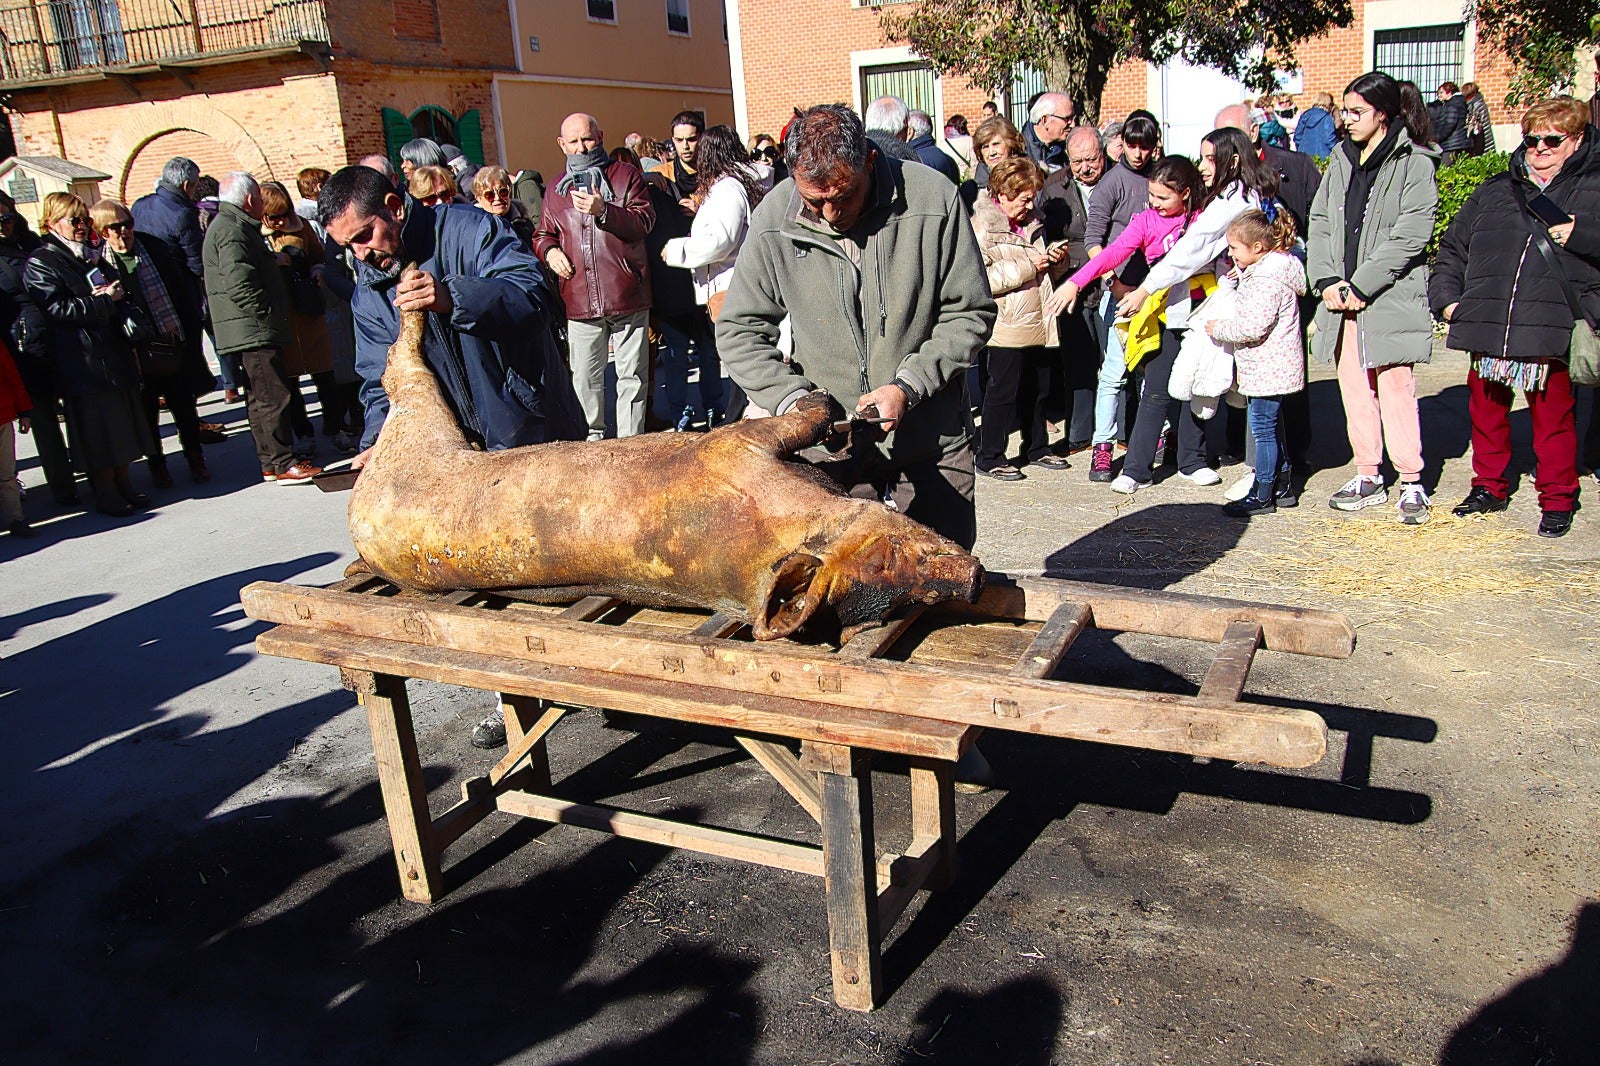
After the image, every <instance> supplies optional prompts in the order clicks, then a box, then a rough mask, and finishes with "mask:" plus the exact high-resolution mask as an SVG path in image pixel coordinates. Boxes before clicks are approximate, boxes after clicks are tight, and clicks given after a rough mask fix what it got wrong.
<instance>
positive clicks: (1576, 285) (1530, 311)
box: [1428, 96, 1600, 537]
mask: <svg viewBox="0 0 1600 1066" xmlns="http://www.w3.org/2000/svg"><path fill="white" fill-rule="evenodd" d="M1597 135H1600V134H1597V132H1596V130H1595V127H1594V126H1592V125H1590V124H1589V106H1588V105H1587V104H1584V103H1580V102H1579V101H1577V100H1574V99H1573V98H1572V97H1570V96H1558V97H1555V98H1554V99H1551V100H1545V101H1542V102H1540V103H1538V104H1535V105H1534V106H1533V107H1531V108H1529V109H1528V112H1527V114H1525V115H1523V116H1522V146H1521V147H1520V148H1518V149H1517V150H1516V151H1515V152H1514V153H1512V156H1511V162H1510V166H1509V168H1508V169H1507V170H1506V172H1505V173H1504V174H1498V175H1496V176H1495V177H1492V178H1490V179H1489V180H1488V181H1486V182H1484V183H1483V184H1482V185H1480V186H1478V188H1477V190H1476V191H1475V192H1473V194H1472V195H1471V196H1470V197H1468V198H1467V202H1466V203H1465V204H1463V205H1462V206H1461V210H1460V211H1459V212H1457V213H1456V217H1455V218H1454V219H1453V220H1451V223H1450V228H1449V229H1448V230H1446V231H1445V235H1444V240H1443V241H1442V242H1441V243H1440V245H1439V254H1438V258H1437V260H1436V262H1435V264H1434V274H1433V281H1432V283H1431V284H1430V285H1429V287H1428V294H1429V297H1430V300H1431V302H1432V304H1433V308H1434V310H1435V311H1436V312H1438V314H1439V316H1440V317H1441V318H1443V319H1444V320H1445V321H1446V322H1448V323H1449V324H1450V334H1449V340H1448V343H1449V345H1450V347H1452V348H1455V349H1457V350H1459V351H1464V352H1468V353H1470V355H1471V369H1470V370H1469V372H1468V373H1467V388H1468V397H1469V399H1468V412H1469V414H1470V415H1471V418H1472V491H1471V492H1469V493H1468V494H1467V498H1466V499H1464V500H1462V501H1461V503H1460V504H1458V505H1457V506H1456V509H1455V513H1456V514H1458V515H1460V516H1462V517H1467V516H1470V515H1481V514H1487V513H1489V512H1491V511H1504V510H1505V509H1506V507H1507V506H1508V505H1509V502H1510V501H1509V498H1508V497H1509V494H1510V483H1509V481H1508V480H1507V479H1506V467H1507V466H1508V465H1509V464H1510V462H1511V422H1510V414H1511V403H1512V400H1513V399H1515V397H1516V390H1517V389H1521V390H1522V391H1523V392H1524V393H1525V394H1526V395H1527V398H1528V413H1529V415H1530V416H1532V419H1533V454H1534V457H1535V458H1536V459H1537V461H1538V466H1537V468H1536V472H1535V474H1534V486H1535V487H1536V488H1537V489H1538V490H1539V510H1540V512H1541V514H1540V519H1539V535H1540V536H1541V537H1560V536H1564V535H1565V534H1566V532H1567V530H1568V529H1569V528H1571V526H1572V512H1573V510H1574V509H1575V507H1576V505H1577V500H1578V468H1577V459H1578V439H1577V431H1576V428H1575V417H1574V414H1573V408H1574V404H1573V389H1572V379H1571V376H1570V374H1569V373H1568V368H1567V361H1568V358H1569V355H1570V346H1571V344H1572V334H1573V324H1574V317H1575V316H1574V315H1573V312H1572V308H1571V306H1570V305H1569V304H1568V303H1567V298H1566V292H1565V287H1566V286H1564V285H1563V282H1562V278H1561V277H1560V276H1558V273H1557V271H1558V270H1559V272H1560V274H1564V275H1565V280H1566V282H1567V283H1569V284H1570V285H1571V287H1572V290H1573V293H1574V295H1575V296H1576V297H1577V299H1578V303H1579V310H1580V311H1581V312H1582V313H1583V316H1584V318H1585V319H1586V325H1587V326H1589V327H1591V328H1592V326H1593V324H1594V323H1595V322H1600V150H1597V149H1596V146H1595V138H1596V136H1597ZM1590 458H1600V457H1597V456H1591V457H1590Z"/></svg>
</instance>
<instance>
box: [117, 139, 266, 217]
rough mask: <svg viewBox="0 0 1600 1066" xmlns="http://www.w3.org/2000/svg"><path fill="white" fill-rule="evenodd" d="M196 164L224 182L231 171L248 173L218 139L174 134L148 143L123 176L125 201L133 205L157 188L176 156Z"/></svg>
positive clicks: (130, 162)
mask: <svg viewBox="0 0 1600 1066" xmlns="http://www.w3.org/2000/svg"><path fill="white" fill-rule="evenodd" d="M179 155H181V156H183V157H185V158H187V159H192V160H194V162H195V164H196V165H197V166H198V167H199V168H200V173H202V174H210V175H211V176H212V177H215V178H220V177H222V175H224V174H226V173H228V171H230V170H245V169H248V168H246V167H245V166H244V164H242V163H241V162H239V159H238V157H236V156H235V155H234V154H233V153H232V152H230V151H229V150H228V147H227V146H226V145H224V144H223V143H222V142H221V141H219V140H217V139H216V138H215V137H208V136H206V135H205V134H203V133H199V132H197V131H195V130H170V131H168V132H167V133H163V134H160V135H158V136H156V137H152V138H151V139H150V140H148V141H146V142H144V144H143V145H142V146H141V147H140V148H139V150H138V151H137V152H136V153H135V154H134V156H133V158H132V159H129V160H128V163H127V168H126V170H124V172H123V175H122V189H121V193H122V196H121V199H122V201H123V203H132V202H133V201H134V200H137V199H138V198H139V197H141V196H143V195H144V194H145V193H148V192H150V191H151V190H152V189H154V188H155V186H156V179H158V178H160V177H161V168H162V167H164V166H166V165H167V160H169V159H171V158H172V157H173V156H179Z"/></svg>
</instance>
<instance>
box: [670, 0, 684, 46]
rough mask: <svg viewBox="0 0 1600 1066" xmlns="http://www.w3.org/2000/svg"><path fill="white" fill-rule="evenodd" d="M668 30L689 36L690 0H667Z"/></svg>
mask: <svg viewBox="0 0 1600 1066" xmlns="http://www.w3.org/2000/svg"><path fill="white" fill-rule="evenodd" d="M667 32H668V33H681V34H683V35H684V36H685V37H687V36H689V0H667Z"/></svg>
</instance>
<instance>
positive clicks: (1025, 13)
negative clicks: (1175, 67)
mask: <svg viewBox="0 0 1600 1066" xmlns="http://www.w3.org/2000/svg"><path fill="white" fill-rule="evenodd" d="M1506 2H1520V0H1506ZM1549 2H1551V3H1558V2H1560V0H1549ZM1582 2H1585V3H1591V2H1594V0H1582ZM879 17H880V19H881V20H882V24H883V29H884V32H885V34H886V35H887V36H888V37H889V38H890V39H891V40H895V41H902V42H905V43H907V44H909V45H911V47H912V48H914V49H915V50H916V51H917V53H918V54H919V55H922V56H924V57H926V58H927V60H928V61H929V62H930V63H932V64H933V65H934V66H935V67H936V68H937V69H938V70H939V72H940V73H941V74H958V75H961V76H962V77H965V78H967V79H968V80H969V81H971V82H972V83H973V84H975V85H981V86H986V87H988V88H990V89H995V90H998V89H999V88H1000V87H1002V86H1004V85H1006V84H1008V83H1009V81H1010V78H1011V72H1012V71H1013V70H1014V69H1015V68H1016V67H1017V66H1019V65H1026V66H1031V67H1034V68H1036V69H1038V70H1040V71H1042V72H1043V74H1044V78H1045V84H1046V85H1047V86H1049V87H1050V88H1051V89H1053V90H1055V91H1057V92H1064V93H1066V94H1068V95H1069V96H1071V97H1072V99H1073V100H1074V101H1075V102H1076V103H1077V104H1078V107H1079V113H1080V114H1082V115H1084V116H1085V117H1088V118H1091V119H1092V118H1095V117H1097V116H1098V114H1099V109H1100V94H1101V92H1102V91H1103V90H1104V89H1105V85H1106V76H1107V75H1108V74H1109V73H1110V71H1111V68H1112V67H1114V66H1115V65H1116V64H1118V63H1120V62H1122V61H1123V60H1125V59H1145V60H1149V61H1150V62H1153V63H1162V62H1165V61H1166V60H1168V59H1172V58H1173V57H1180V58H1182V59H1185V60H1187V61H1189V62H1191V63H1196V64H1200V65H1204V66H1211V67H1216V68H1218V69H1220V70H1222V71H1224V72H1226V73H1228V74H1230V75H1232V76H1234V77H1237V78H1239V79H1240V80H1241V81H1243V82H1245V83H1246V84H1247V85H1250V86H1252V87H1254V88H1256V89H1258V90H1261V91H1267V90H1270V89H1272V88H1275V85H1274V76H1275V73H1276V71H1277V70H1280V69H1290V70H1292V69H1294V68H1295V60H1294V45H1295V42H1296V41H1301V40H1305V39H1306V38H1308V37H1314V36H1317V35H1318V34H1321V33H1324V32H1326V31H1327V30H1328V29H1329V28H1330V27H1332V26H1348V25H1349V24H1350V21H1351V11H1350V0H921V2H920V3H918V4H917V5H916V6H915V7H910V6H901V5H897V6H896V7H892V8H885V9H884V10H883V11H881V12H880V13H879Z"/></svg>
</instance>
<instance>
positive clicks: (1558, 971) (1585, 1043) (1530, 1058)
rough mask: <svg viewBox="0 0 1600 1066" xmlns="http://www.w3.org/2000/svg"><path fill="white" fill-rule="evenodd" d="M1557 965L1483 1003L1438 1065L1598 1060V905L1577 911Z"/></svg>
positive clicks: (1559, 1064)
mask: <svg viewBox="0 0 1600 1066" xmlns="http://www.w3.org/2000/svg"><path fill="white" fill-rule="evenodd" d="M1575 925H1576V928H1575V929H1574V931H1573V934H1572V946H1571V947H1570V948H1568V949H1567V954H1566V956H1565V957H1564V958H1562V959H1561V960H1559V961H1558V962H1555V963H1553V964H1551V965H1550V966H1548V967H1546V968H1545V969H1544V970H1541V971H1540V972H1539V973H1536V974H1534V975H1533V976H1532V977H1528V978H1526V979H1524V980H1523V981H1521V982H1519V983H1518V984H1517V985H1515V986H1514V987H1512V988H1511V989H1509V990H1508V991H1506V992H1504V993H1502V994H1501V995H1499V996H1497V997H1496V998H1495V999H1493V1000H1491V1001H1489V1002H1488V1003H1486V1004H1484V1005H1483V1006H1482V1007H1480V1008H1479V1009H1478V1012H1477V1013H1476V1014H1474V1015H1473V1016H1472V1017H1471V1018H1469V1019H1467V1021H1466V1022H1464V1023H1463V1024H1462V1026H1461V1027H1460V1028H1459V1029H1457V1030H1456V1031H1455V1033H1454V1034H1453V1035H1452V1036H1451V1037H1450V1042H1449V1043H1448V1044H1446V1045H1445V1049H1444V1053H1443V1054H1442V1055H1441V1056H1440V1062H1441V1064H1442V1066H1566V1064H1568V1063H1574V1064H1581V1063H1592V1062H1594V1061H1595V1060H1596V1058H1597V1056H1600V903H1586V904H1584V905H1583V907H1582V908H1581V909H1580V910H1579V911H1578V918H1577V922H1576V923H1575Z"/></svg>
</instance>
